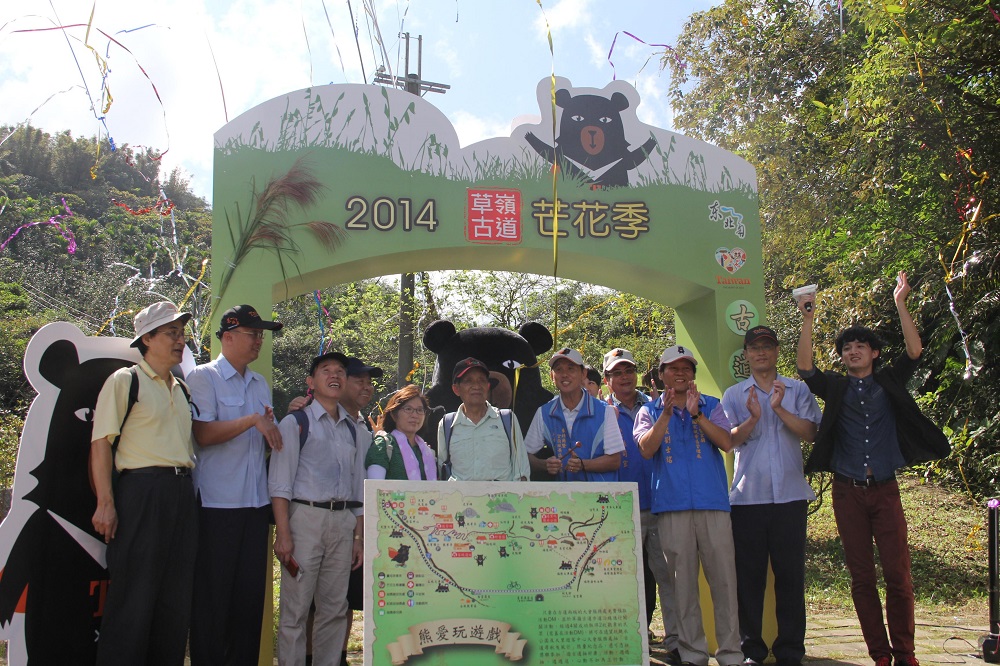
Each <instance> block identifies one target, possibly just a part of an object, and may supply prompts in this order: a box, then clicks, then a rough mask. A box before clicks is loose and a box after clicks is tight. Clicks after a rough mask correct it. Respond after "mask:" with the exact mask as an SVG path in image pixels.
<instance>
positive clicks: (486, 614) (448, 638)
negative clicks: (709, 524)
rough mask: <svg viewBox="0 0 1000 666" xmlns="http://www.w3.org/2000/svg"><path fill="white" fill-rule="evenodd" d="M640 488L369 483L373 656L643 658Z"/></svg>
mask: <svg viewBox="0 0 1000 666" xmlns="http://www.w3.org/2000/svg"><path fill="white" fill-rule="evenodd" d="M636 498H637V487H636V485H635V484H634V483H518V482H489V483H480V482H454V481H452V482H447V481H445V482H426V481H424V482H413V481H372V480H369V481H366V482H365V608H366V612H365V652H364V654H365V664H366V665H372V666H374V665H382V664H394V665H396V666H398V665H399V664H404V663H406V664H415V665H417V666H419V665H420V664H434V665H439V664H440V665H445V664H456V665H459V664H461V665H462V666H467V665H468V664H473V663H474V664H477V665H479V664H504V663H508V662H512V661H520V662H523V663H525V664H533V665H534V664H537V665H538V666H558V665H567V666H568V665H570V664H572V665H573V666H598V665H600V666H605V665H609V664H641V663H643V661H644V655H646V654H647V651H646V650H647V646H646V640H647V639H646V627H645V615H646V611H645V604H644V598H643V594H642V593H641V590H642V585H641V580H640V573H639V572H640V571H641V569H640V564H639V563H640V562H641V559H640V557H641V551H640V547H641V545H640V543H639V539H638V538H637V535H638V534H639V533H640V532H639V507H638V503H637V499H636Z"/></svg>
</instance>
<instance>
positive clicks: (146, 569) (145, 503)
mask: <svg viewBox="0 0 1000 666" xmlns="http://www.w3.org/2000/svg"><path fill="white" fill-rule="evenodd" d="M115 508H116V509H117V511H118V531H117V533H116V535H115V538H114V539H112V540H111V543H110V544H108V571H109V572H110V574H111V582H110V584H109V586H108V598H107V601H106V603H105V606H104V618H103V620H102V621H101V635H100V639H99V640H98V643H97V663H98V665H99V666H112V665H118V664H120V665H121V666H137V665H141V664H147V665H151V666H153V665H155V666H159V665H161V664H162V665H163V666H181V665H182V664H183V663H184V648H185V646H186V644H187V634H188V626H189V625H190V621H191V590H192V581H193V577H194V561H195V552H196V550H197V548H198V507H197V501H196V500H195V496H194V485H193V484H192V483H191V477H190V476H174V475H173V474H140V473H126V474H123V475H122V476H121V478H120V479H119V480H118V488H117V491H116V492H115Z"/></svg>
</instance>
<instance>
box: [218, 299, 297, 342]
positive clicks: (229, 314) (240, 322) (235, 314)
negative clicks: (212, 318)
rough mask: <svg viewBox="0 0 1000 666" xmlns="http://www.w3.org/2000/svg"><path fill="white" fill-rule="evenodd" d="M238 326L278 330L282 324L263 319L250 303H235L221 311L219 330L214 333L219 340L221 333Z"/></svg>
mask: <svg viewBox="0 0 1000 666" xmlns="http://www.w3.org/2000/svg"><path fill="white" fill-rule="evenodd" d="M240 326H243V327H245V328H257V329H264V330H267V331H278V330H281V327H282V326H284V324H282V323H280V322H276V321H264V320H263V319H261V318H260V315H259V314H257V310H255V309H254V308H253V307H252V306H250V305H237V306H236V307H235V308H229V309H228V310H226V311H225V312H223V313H222V317H221V318H220V319H219V330H218V331H217V332H216V333H215V335H216V337H218V338H219V339H220V340H221V339H222V334H223V333H225V332H226V331H231V330H233V329H234V328H239V327H240Z"/></svg>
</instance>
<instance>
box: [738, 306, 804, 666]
mask: <svg viewBox="0 0 1000 666" xmlns="http://www.w3.org/2000/svg"><path fill="white" fill-rule="evenodd" d="M743 353H744V355H745V356H746V359H747V362H748V363H749V364H750V372H751V375H750V377H748V378H747V379H745V380H743V381H742V382H740V383H739V384H736V385H735V386H731V387H729V388H728V389H727V390H726V392H725V394H724V395H723V396H722V407H723V408H724V409H725V410H726V416H727V417H728V418H729V421H730V423H733V424H737V425H736V426H735V427H734V428H733V429H732V439H733V445H734V446H735V447H736V449H735V451H736V468H735V472H734V474H733V485H732V489H731V490H730V493H729V503H730V504H731V505H732V511H731V514H730V516H731V518H732V523H733V543H734V544H735V547H736V552H737V553H738V554H739V555H738V556H737V558H736V595H737V600H738V606H739V618H740V640H741V647H742V650H743V656H744V657H745V658H746V659H745V660H744V664H747V666H756V665H757V664H762V663H764V660H765V659H766V658H767V655H768V651H769V648H768V646H767V644H766V643H765V642H764V639H763V637H762V618H763V614H764V591H765V588H766V587H767V565H768V561H769V560H770V563H771V569H772V571H773V572H774V591H775V604H774V605H775V616H776V618H777V621H778V636H777V638H776V639H775V641H774V644H773V645H772V646H771V647H770V651H773V652H774V658H775V659H776V660H777V663H778V666H799V665H800V664H801V663H802V658H803V657H804V656H805V653H806V648H805V637H806V602H805V573H806V514H807V509H808V504H809V502H811V501H812V500H814V499H816V495H815V494H814V493H813V490H812V488H811V487H810V486H809V483H808V482H807V481H806V479H805V477H804V476H803V472H802V444H801V443H802V442H812V441H813V440H815V439H816V429H817V424H818V423H819V422H820V419H821V417H822V414H821V412H820V410H819V405H817V404H816V399H815V398H814V397H813V396H812V393H811V392H810V391H809V387H807V386H806V385H805V384H804V383H803V382H800V381H797V380H794V379H789V378H788V377H782V376H781V375H779V374H778V365H777V364H778V336H777V335H776V334H775V332H774V331H773V330H771V329H770V328H768V327H767V326H755V327H753V328H751V329H750V330H749V331H747V332H746V336H745V337H744V338H743Z"/></svg>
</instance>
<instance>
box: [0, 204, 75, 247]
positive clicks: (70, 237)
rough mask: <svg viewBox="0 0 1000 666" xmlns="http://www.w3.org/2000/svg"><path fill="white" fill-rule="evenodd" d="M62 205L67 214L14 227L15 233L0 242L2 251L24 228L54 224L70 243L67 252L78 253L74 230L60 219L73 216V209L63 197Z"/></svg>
mask: <svg viewBox="0 0 1000 666" xmlns="http://www.w3.org/2000/svg"><path fill="white" fill-rule="evenodd" d="M62 205H63V209H64V210H65V211H66V214H65V215H62V214H59V215H53V216H52V217H50V218H49V219H48V220H45V221H44V222H43V221H39V222H28V223H27V224H22V225H21V226H19V227H18V228H17V229H14V233H12V234H11V235H10V236H8V237H7V240H5V241H4V242H3V243H0V252H2V251H3V250H6V249H7V246H8V245H9V244H10V242H11V241H12V240H14V239H15V238H16V237H17V235H18V234H19V233H21V231H22V230H24V229H29V228H31V227H40V226H52V227H55V228H56V229H58V230H59V233H60V234H61V235H62V237H63V238H65V239H66V242H67V243H68V245H67V246H66V252H68V253H69V254H76V237H75V236H74V235H73V232H72V231H70V230H69V228H68V227H65V226H63V224H62V223H61V222H60V220H65V219H66V218H68V217H73V211H71V210H70V209H69V206H68V205H67V204H66V200H65V199H62Z"/></svg>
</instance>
